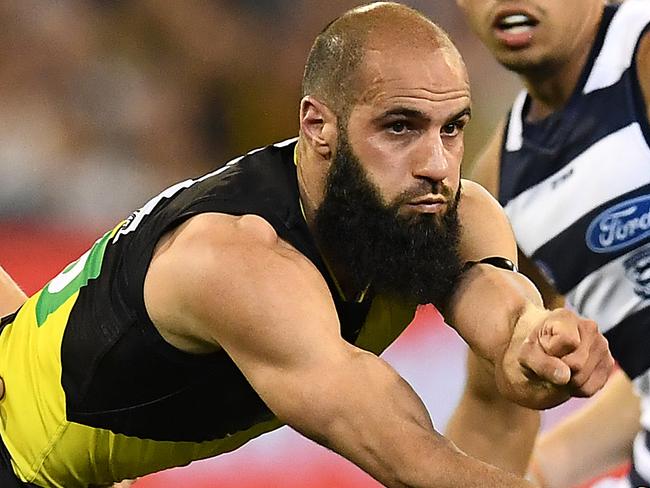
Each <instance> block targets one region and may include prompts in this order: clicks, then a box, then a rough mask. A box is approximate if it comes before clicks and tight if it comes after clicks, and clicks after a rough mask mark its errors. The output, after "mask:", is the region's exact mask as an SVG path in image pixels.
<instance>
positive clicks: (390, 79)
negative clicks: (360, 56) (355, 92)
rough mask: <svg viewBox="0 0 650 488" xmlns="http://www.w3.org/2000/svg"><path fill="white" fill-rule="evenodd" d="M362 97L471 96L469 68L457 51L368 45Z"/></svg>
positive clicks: (442, 98)
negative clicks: (373, 46)
mask: <svg viewBox="0 0 650 488" xmlns="http://www.w3.org/2000/svg"><path fill="white" fill-rule="evenodd" d="M360 74H361V76H360V82H361V83H360V86H359V88H360V95H361V96H360V99H361V101H364V102H366V103H373V101H374V102H378V101H379V100H381V99H383V100H388V99H394V98H409V97H413V98H416V99H418V98H422V99H425V100H431V101H445V100H451V99H460V98H466V99H467V100H468V99H469V97H470V89H469V78H468V75H467V70H466V69H465V65H464V63H463V62H462V60H461V58H460V56H459V55H458V53H457V51H455V50H453V49H448V48H445V47H437V48H434V49H426V50H422V49H410V48H407V49H404V50H401V49H389V50H379V49H368V50H367V51H366V53H365V56H364V62H363V63H362V66H361V73H360Z"/></svg>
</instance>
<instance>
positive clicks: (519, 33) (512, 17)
mask: <svg viewBox="0 0 650 488" xmlns="http://www.w3.org/2000/svg"><path fill="white" fill-rule="evenodd" d="M538 24H539V20H538V19H536V18H535V17H533V16H532V15H531V14H529V13H527V12H522V11H512V10H511V11H507V12H502V13H500V14H499V15H497V17H496V18H495V20H494V23H493V28H494V30H495V34H496V37H497V39H499V40H500V41H501V42H502V43H503V44H505V45H506V46H508V47H511V48H515V49H516V48H523V47H527V46H528V45H529V44H530V42H531V40H532V37H533V33H534V31H535V27H536V26H537V25H538Z"/></svg>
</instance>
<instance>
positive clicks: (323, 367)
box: [145, 214, 530, 488]
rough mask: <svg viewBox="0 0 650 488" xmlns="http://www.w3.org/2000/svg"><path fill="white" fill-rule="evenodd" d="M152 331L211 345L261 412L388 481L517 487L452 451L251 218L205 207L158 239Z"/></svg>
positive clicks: (407, 392) (184, 343)
mask: <svg viewBox="0 0 650 488" xmlns="http://www.w3.org/2000/svg"><path fill="white" fill-rule="evenodd" d="M145 303H146V306H147V310H148V312H149V314H150V316H151V318H152V319H153V321H154V323H155V324H156V326H157V327H158V329H159V330H160V332H161V333H162V335H163V336H164V337H165V338H166V339H167V340H168V341H169V342H170V343H172V344H174V345H175V346H176V347H179V348H181V349H183V350H185V351H189V352H196V353H200V352H208V351H213V350H216V349H218V348H223V349H224V350H225V351H226V352H227V353H228V354H229V356H230V357H231V358H232V359H233V361H234V362H235V363H236V364H237V366H238V367H239V368H240V369H241V371H242V372H243V374H244V375H245V376H246V378H247V379H248V381H249V382H250V384H251V385H252V386H253V388H254V389H255V390H256V391H257V393H258V394H259V395H260V396H261V398H262V399H263V400H264V401H265V403H266V404H267V405H268V407H269V408H270V409H271V410H272V411H273V413H274V414H275V415H276V416H277V417H278V418H279V419H280V420H282V421H283V422H286V423H287V424H289V425H291V426H292V427H294V428H295V429H297V430H298V431H299V432H301V433H303V434H304V435H306V436H307V437H310V438H311V439H314V440H315V441H317V442H319V443H320V444H322V445H324V446H327V447H329V448H331V449H332V450H334V451H336V452H338V453H339V454H341V455H343V456H345V457H346V458H348V459H349V460H351V461H352V462H354V463H355V464H357V465H358V466H359V467H361V468H362V469H363V470H365V471H366V472H368V473H369V474H371V475H372V476H373V477H375V478H376V479H377V480H379V481H380V482H382V483H383V484H384V485H386V486H388V487H400V488H404V487H415V486H417V487H425V486H426V487H429V486H430V487H434V486H435V487H440V488H442V487H463V488H471V487H477V488H478V487H481V488H485V487H495V488H496V487H499V488H503V487H527V486H530V485H529V484H528V483H527V482H525V481H523V480H521V479H517V478H515V477H514V476H512V475H511V474H508V473H505V472H503V471H501V470H498V469H497V468H494V467H493V466H489V465H488V464H485V463H482V462H480V461H478V460H476V459H473V458H471V457H468V456H466V455H465V454H463V453H461V452H460V451H458V450H457V449H456V448H455V447H454V446H453V445H452V444H451V443H450V442H449V441H447V440H446V439H445V438H444V437H442V436H441V435H440V434H438V433H437V432H436V431H435V430H434V428H433V425H432V422H431V420H430V418H429V415H428V413H427V410H426V408H425V407H424V405H423V403H422V402H421V400H420V399H419V398H418V396H417V395H416V393H415V392H414V391H413V390H412V389H411V387H410V386H409V385H408V383H406V381H404V380H403V379H402V378H401V377H400V376H399V375H398V374H397V373H396V372H395V371H394V370H393V369H392V368H391V367H390V366H389V365H388V364H387V363H386V362H384V361H383V360H382V359H380V358H379V357H377V356H376V355H374V354H371V353H368V352H365V351H363V350H360V349H358V348H357V347H355V346H353V345H351V344H349V343H347V342H346V341H345V340H343V339H342V338H341V335H340V330H339V322H338V318H337V314H336V309H335V307H334V303H333V301H332V298H331V295H330V292H329V289H328V287H327V285H326V283H325V280H324V278H323V277H322V276H321V274H320V273H319V271H318V270H317V269H316V268H315V267H314V266H313V265H312V264H311V262H310V261H309V260H308V259H306V258H305V257H304V256H303V255H302V254H300V253H299V252H297V251H296V250H295V249H294V248H293V247H291V246H290V245H288V244H286V243H285V242H283V241H282V240H280V239H279V238H278V236H277V234H276V233H275V231H274V229H273V228H272V227H271V226H270V225H269V224H268V223H267V222H266V221H264V220H263V219H261V218H260V217H256V216H251V215H248V216H243V217H233V216H229V215H223V214H205V215H200V216H197V217H194V218H192V219H190V220H189V221H188V222H187V223H185V224H183V225H182V226H181V227H179V228H177V229H175V230H174V231H173V232H172V233H171V234H169V235H168V236H167V237H165V238H163V240H162V241H161V242H160V243H159V245H158V247H157V249H156V251H155V254H154V257H153V259H152V261H151V264H150V267H149V270H148V273H147V277H146V280H145Z"/></svg>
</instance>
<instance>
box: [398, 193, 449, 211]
mask: <svg viewBox="0 0 650 488" xmlns="http://www.w3.org/2000/svg"><path fill="white" fill-rule="evenodd" d="M446 206H447V200H446V199H445V198H444V197H442V196H435V195H425V196H422V197H419V198H414V199H413V200H411V201H409V202H408V207H409V208H411V209H413V210H414V211H416V212H420V213H439V212H441V211H442V210H443V209H444V208H445V207H446Z"/></svg>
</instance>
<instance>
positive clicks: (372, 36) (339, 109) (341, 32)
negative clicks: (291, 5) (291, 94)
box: [302, 2, 460, 117]
mask: <svg viewBox="0 0 650 488" xmlns="http://www.w3.org/2000/svg"><path fill="white" fill-rule="evenodd" d="M440 48H446V49H449V50H450V51H452V52H453V53H455V54H456V55H457V56H458V57H459V58H460V54H458V51H457V50H456V48H455V46H454V45H453V43H452V42H451V40H450V39H449V37H448V36H447V34H446V33H445V32H444V31H443V30H442V29H441V28H440V27H438V26H437V25H436V24H434V23H433V22H432V21H431V20H430V19H428V18H427V17H425V16H424V15H423V14H421V13H420V12H418V11H417V10H414V9H412V8H410V7H407V6H405V5H402V4H399V3H395V2H375V3H371V4H368V5H364V6H361V7H357V8H355V9H353V10H350V11H348V12H346V13H345V14H343V15H342V16H341V17H339V18H337V19H336V20H334V21H333V22H331V23H330V24H329V25H328V26H327V27H326V28H325V29H324V30H323V32H321V33H320V34H319V36H318V37H317V38H316V40H315V42H314V44H313V46H312V48H311V51H310V53H309V57H308V59H307V65H306V67H305V73H304V77H303V83H302V94H303V96H306V95H312V96H314V97H316V98H318V99H319V100H320V101H322V102H323V103H325V104H327V105H328V106H329V107H330V108H331V109H332V110H333V111H334V112H335V113H336V114H337V115H339V116H343V117H345V116H346V115H347V113H348V111H349V110H350V108H351V106H352V105H354V102H355V101H356V100H357V95H358V92H359V89H360V88H361V87H360V86H359V84H360V80H361V77H360V76H359V75H360V73H361V71H362V69H363V61H364V57H365V54H366V53H367V52H368V51H369V50H373V51H380V52H384V51H388V50H392V49H404V50H408V49H431V50H435V49H440Z"/></svg>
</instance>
